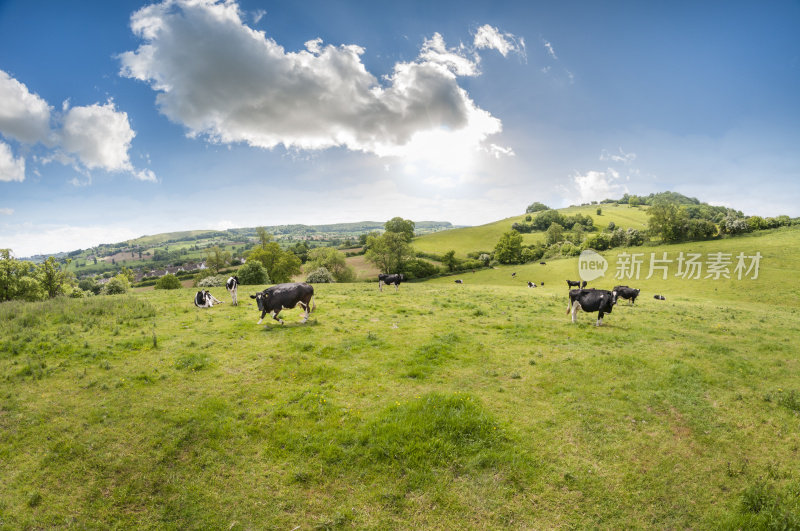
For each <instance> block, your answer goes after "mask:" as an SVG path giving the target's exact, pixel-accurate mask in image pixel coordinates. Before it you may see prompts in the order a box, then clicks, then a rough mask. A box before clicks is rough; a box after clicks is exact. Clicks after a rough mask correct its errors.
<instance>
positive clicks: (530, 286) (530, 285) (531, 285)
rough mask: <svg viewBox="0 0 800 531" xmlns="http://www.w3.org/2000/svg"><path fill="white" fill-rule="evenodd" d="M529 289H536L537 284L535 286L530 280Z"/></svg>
mask: <svg viewBox="0 0 800 531" xmlns="http://www.w3.org/2000/svg"><path fill="white" fill-rule="evenodd" d="M528 287H529V288H535V287H536V284H534V283H533V282H531V281H530V280H529V281H528Z"/></svg>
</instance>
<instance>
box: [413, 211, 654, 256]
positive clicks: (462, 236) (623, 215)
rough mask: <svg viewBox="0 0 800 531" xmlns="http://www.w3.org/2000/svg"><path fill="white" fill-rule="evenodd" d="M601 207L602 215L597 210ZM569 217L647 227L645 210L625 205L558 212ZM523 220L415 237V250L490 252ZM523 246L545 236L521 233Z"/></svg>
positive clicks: (462, 253)
mask: <svg viewBox="0 0 800 531" xmlns="http://www.w3.org/2000/svg"><path fill="white" fill-rule="evenodd" d="M598 208H602V215H600V216H598V215H597V213H596V211H597V209H598ZM559 211H560V212H562V213H564V214H565V215H568V216H573V215H575V214H578V213H580V214H582V215H584V216H591V217H592V219H593V220H594V225H595V227H597V228H598V229H604V228H606V227H607V226H608V224H609V223H610V222H612V221H613V222H614V224H615V225H617V226H620V227H625V228H628V227H631V228H634V229H644V228H646V226H647V207H630V206H628V205H610V204H606V205H587V206H577V207H569V208H563V209H559ZM523 221H525V215H524V214H523V215H521V216H514V217H510V218H506V219H503V220H500V221H495V222H493V223H488V224H486V225H479V226H476V227H464V228H460V229H451V230H446V231H441V232H435V233H433V234H426V235H424V236H420V237H418V238H415V239H414V241H413V245H414V248H415V249H417V250H418V251H424V252H428V253H438V254H442V253H444V252H446V251H448V250H450V249H453V250H455V251H456V256H458V257H460V258H464V257H465V256H466V254H467V253H468V252H472V251H492V250H493V249H494V246H495V245H496V244H497V241H498V240H499V239H500V236H502V235H503V233H504V232H508V231H510V230H511V225H513V224H514V223H521V222H523ZM522 236H523V244H524V245H530V244H532V243H536V242H543V241H544V233H543V232H536V233H531V234H523V235H522Z"/></svg>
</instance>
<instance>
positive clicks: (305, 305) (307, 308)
mask: <svg viewBox="0 0 800 531" xmlns="http://www.w3.org/2000/svg"><path fill="white" fill-rule="evenodd" d="M300 306H302V308H303V310H305V313H303V323H305V322H307V321H308V316H309V314H310V313H311V307H310V306H309V305H308V303H307V302H301V303H300Z"/></svg>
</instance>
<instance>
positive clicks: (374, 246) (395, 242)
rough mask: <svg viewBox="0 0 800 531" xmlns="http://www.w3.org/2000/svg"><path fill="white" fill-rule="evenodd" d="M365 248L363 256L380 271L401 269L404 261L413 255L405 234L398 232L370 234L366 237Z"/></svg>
mask: <svg viewBox="0 0 800 531" xmlns="http://www.w3.org/2000/svg"><path fill="white" fill-rule="evenodd" d="M367 249H368V250H367V252H366V254H365V255H364V258H365V259H366V260H367V261H368V262H372V263H373V264H375V266H376V267H377V268H378V269H380V270H381V273H397V272H400V271H403V270H404V267H405V264H406V262H407V261H408V260H410V259H411V258H412V257H413V256H414V253H413V251H412V250H411V246H410V245H408V242H407V241H406V237H405V235H404V234H401V233H398V232H384V233H383V234H381V235H380V236H375V235H370V236H369V237H368V238H367Z"/></svg>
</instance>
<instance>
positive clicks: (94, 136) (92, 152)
mask: <svg viewBox="0 0 800 531" xmlns="http://www.w3.org/2000/svg"><path fill="white" fill-rule="evenodd" d="M134 136H136V133H134V132H133V130H132V129H131V126H130V123H129V122H128V115H127V113H125V112H121V111H117V110H116V108H115V106H114V104H113V102H110V101H109V102H108V103H106V104H105V105H98V104H94V105H88V106H85V107H73V108H71V109H69V110H66V111H65V115H64V125H63V127H62V129H61V145H62V147H63V148H64V149H65V150H66V151H68V152H70V153H74V154H76V155H77V156H78V158H79V159H80V160H81V162H82V163H83V164H84V165H85V166H86V167H87V168H88V169H90V170H91V169H95V168H102V169H104V170H109V171H130V172H132V171H133V166H132V165H131V161H130V159H129V158H128V150H129V149H130V147H131V140H133V137H134Z"/></svg>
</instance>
